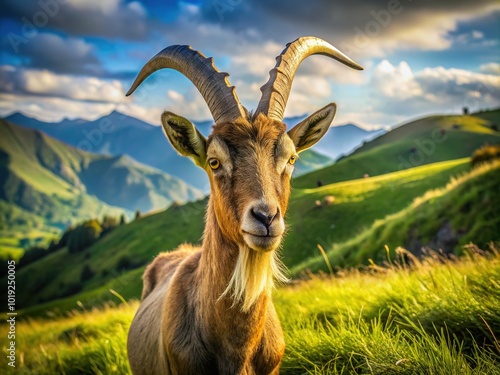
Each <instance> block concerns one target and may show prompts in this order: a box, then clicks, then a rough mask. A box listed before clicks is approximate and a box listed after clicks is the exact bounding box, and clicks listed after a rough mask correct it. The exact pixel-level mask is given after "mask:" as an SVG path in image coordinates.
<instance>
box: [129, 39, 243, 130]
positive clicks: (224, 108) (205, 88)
mask: <svg viewBox="0 0 500 375" xmlns="http://www.w3.org/2000/svg"><path fill="white" fill-rule="evenodd" d="M163 68H170V69H175V70H177V71H178V72H180V73H182V74H184V75H185V76H186V77H187V78H188V79H189V80H190V81H191V82H193V84H194V85H195V86H196V88H197V89H198V91H199V92H200V93H201V95H202V96H203V99H205V102H206V103H207V105H208V108H209V109H210V112H211V113H212V117H213V119H214V120H215V122H216V123H218V122H229V121H232V120H235V119H236V118H238V117H241V116H243V117H246V114H247V111H246V109H245V107H243V106H242V105H241V103H240V101H239V99H238V96H237V95H236V90H235V88H234V86H231V84H230V83H229V81H228V79H227V77H228V76H229V74H228V73H223V72H219V70H218V69H217V68H216V67H215V65H214V61H213V58H211V57H210V58H206V57H205V56H203V55H202V54H201V53H200V52H198V51H195V50H193V49H192V48H191V47H190V46H170V47H167V48H165V49H164V50H163V51H161V52H160V53H158V54H157V55H156V56H154V57H153V58H152V59H151V60H149V61H148V62H147V63H146V65H144V67H143V68H142V69H141V71H140V72H139V74H138V75H137V77H136V79H135V81H134V83H133V84H132V86H131V87H130V89H129V90H128V92H127V94H126V96H129V95H130V94H132V93H133V92H134V91H135V89H136V88H137V87H139V85H140V84H141V83H142V82H143V81H144V80H145V79H146V78H148V77H149V76H150V75H151V74H153V73H154V72H156V71H157V70H159V69H163Z"/></svg>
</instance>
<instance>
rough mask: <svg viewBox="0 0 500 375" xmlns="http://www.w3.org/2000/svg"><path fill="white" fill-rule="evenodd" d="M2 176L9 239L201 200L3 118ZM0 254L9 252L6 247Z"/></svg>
mask: <svg viewBox="0 0 500 375" xmlns="http://www.w3.org/2000/svg"><path fill="white" fill-rule="evenodd" d="M0 172H1V175H0V204H1V206H2V213H1V216H0V217H1V219H2V226H1V228H0V231H1V232H0V234H1V235H2V237H3V238H10V239H16V238H18V237H19V235H20V234H21V233H24V234H26V236H24V237H23V238H30V237H33V236H34V234H33V232H37V233H39V234H40V235H41V237H42V238H43V237H48V238H51V237H52V236H53V235H54V232H55V233H58V232H59V231H60V230H62V229H63V228H65V227H66V226H68V225H69V224H72V223H75V222H79V221H82V220H83V219H85V218H91V217H100V216H102V215H104V214H109V215H113V216H119V215H120V214H121V213H123V212H126V211H127V210H128V211H129V212H131V211H133V210H135V209H139V210H141V211H143V212H144V211H149V210H151V209H158V208H164V207H166V206H167V205H169V204H170V203H172V202H174V201H176V202H177V201H178V202H185V201H187V200H191V199H197V198H200V197H201V196H202V193H201V191H198V190H196V189H194V188H192V187H190V186H189V185H187V184H185V183H184V182H182V181H181V180H179V179H177V178H174V177H171V176H168V175H166V174H165V173H163V172H161V171H158V170H155V169H153V168H150V167H146V166H143V165H141V164H139V163H137V162H135V161H134V160H132V159H130V158H128V157H110V156H101V155H94V154H89V153H86V152H83V151H80V150H77V149H75V148H73V147H70V146H67V145H65V144H63V143H61V142H59V141H56V140H55V139H53V138H50V137H48V136H46V135H44V134H43V133H41V132H38V131H34V130H31V129H27V128H23V127H20V126H16V125H13V124H11V123H9V122H7V121H4V120H0ZM20 240H22V238H21V239H20ZM14 242H15V241H11V244H13V243H14ZM15 246H17V247H16V248H17V249H19V248H21V247H23V246H21V244H20V243H18V244H17V245H15ZM11 247H13V246H11ZM2 251H3V252H4V253H5V252H8V251H9V250H8V249H7V247H6V246H5V245H4V246H3V250H2Z"/></svg>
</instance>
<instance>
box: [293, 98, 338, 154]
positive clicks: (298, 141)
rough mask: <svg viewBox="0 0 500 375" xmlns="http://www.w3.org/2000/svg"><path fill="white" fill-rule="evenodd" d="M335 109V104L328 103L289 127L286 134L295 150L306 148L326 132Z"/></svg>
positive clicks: (299, 150)
mask: <svg viewBox="0 0 500 375" xmlns="http://www.w3.org/2000/svg"><path fill="white" fill-rule="evenodd" d="M336 111H337V105H336V104H335V103H330V104H328V105H327V106H325V107H323V108H321V109H320V110H319V111H316V112H314V113H313V114H312V115H310V116H309V117H307V118H306V119H305V120H303V121H301V122H299V123H298V124H297V125H295V126H294V127H293V128H292V129H290V131H289V132H288V135H289V137H290V138H291V139H292V141H293V143H294V144H295V149H296V151H297V152H301V151H304V150H307V149H308V148H309V147H311V146H313V145H314V144H316V142H318V141H319V140H320V139H321V138H322V137H323V136H324V135H325V134H326V132H327V131H328V129H329V128H330V124H331V123H332V120H333V118H334V117H335V112H336Z"/></svg>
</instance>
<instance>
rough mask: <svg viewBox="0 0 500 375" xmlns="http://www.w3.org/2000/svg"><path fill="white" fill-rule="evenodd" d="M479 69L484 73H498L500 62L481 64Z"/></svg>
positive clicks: (499, 73) (499, 72) (499, 71)
mask: <svg viewBox="0 0 500 375" xmlns="http://www.w3.org/2000/svg"><path fill="white" fill-rule="evenodd" d="M479 70H480V71H481V72H482V73H486V74H495V75H500V64H499V63H496V62H491V63H488V64H484V65H481V66H480V67H479Z"/></svg>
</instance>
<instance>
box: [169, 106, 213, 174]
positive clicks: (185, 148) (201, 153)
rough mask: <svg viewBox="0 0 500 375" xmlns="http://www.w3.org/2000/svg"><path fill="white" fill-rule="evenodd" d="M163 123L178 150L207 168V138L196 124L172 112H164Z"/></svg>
mask: <svg viewBox="0 0 500 375" xmlns="http://www.w3.org/2000/svg"><path fill="white" fill-rule="evenodd" d="M161 123H162V125H163V130H164V131H165V134H166V135H167V138H168V140H169V141H170V143H171V144H172V146H173V147H174V148H175V149H176V150H177V152H178V153H179V154H181V155H184V156H189V157H191V158H193V160H194V162H195V163H196V164H197V165H199V166H200V167H202V168H205V164H206V161H207V140H206V138H205V137H204V136H203V134H201V133H200V132H199V131H198V129H196V127H195V126H194V124H193V123H192V122H191V121H189V120H188V119H185V118H184V117H181V116H177V115H176V114H173V113H172V112H163V114H162V115H161Z"/></svg>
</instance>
